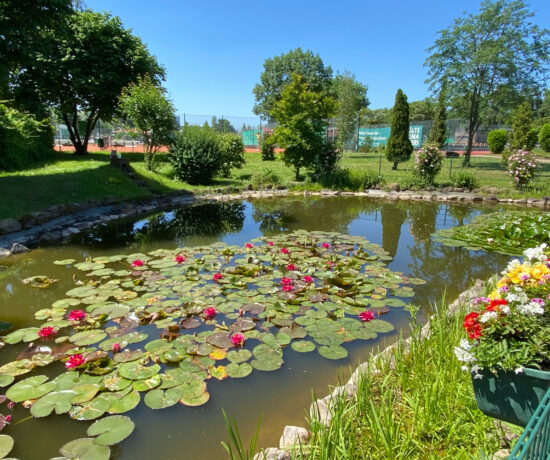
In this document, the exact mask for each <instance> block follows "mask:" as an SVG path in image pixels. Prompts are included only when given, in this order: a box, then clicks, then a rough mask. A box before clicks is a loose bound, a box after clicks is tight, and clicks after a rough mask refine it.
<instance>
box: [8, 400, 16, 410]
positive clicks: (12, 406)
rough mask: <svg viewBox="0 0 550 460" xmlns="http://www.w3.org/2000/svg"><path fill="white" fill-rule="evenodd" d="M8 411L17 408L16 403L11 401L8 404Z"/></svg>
mask: <svg viewBox="0 0 550 460" xmlns="http://www.w3.org/2000/svg"><path fill="white" fill-rule="evenodd" d="M7 406H8V409H13V408H14V407H15V401H10V402H9V403H8V404H7Z"/></svg>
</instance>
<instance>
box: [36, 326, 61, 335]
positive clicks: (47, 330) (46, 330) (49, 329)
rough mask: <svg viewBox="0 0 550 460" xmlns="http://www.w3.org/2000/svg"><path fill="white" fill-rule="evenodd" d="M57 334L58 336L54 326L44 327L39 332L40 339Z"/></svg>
mask: <svg viewBox="0 0 550 460" xmlns="http://www.w3.org/2000/svg"><path fill="white" fill-rule="evenodd" d="M55 334H57V331H56V330H55V329H54V328H53V327H52V326H44V327H43V328H42V329H40V330H39V331H38V335H39V336H40V337H51V336H52V335H55Z"/></svg>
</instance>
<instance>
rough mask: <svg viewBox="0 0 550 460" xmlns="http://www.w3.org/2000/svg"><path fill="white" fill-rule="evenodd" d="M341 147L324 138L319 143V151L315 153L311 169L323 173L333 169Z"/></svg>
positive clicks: (338, 158)
mask: <svg viewBox="0 0 550 460" xmlns="http://www.w3.org/2000/svg"><path fill="white" fill-rule="evenodd" d="M340 152H341V149H340V148H339V145H338V144H337V143H336V142H332V141H329V140H327V139H325V140H324V141H323V143H322V144H321V149H320V151H319V152H318V153H317V154H316V155H315V159H314V162H313V169H314V170H315V173H316V174H323V173H327V172H330V171H334V170H335V169H336V168H337V166H338V162H339V161H340V157H341V154H340Z"/></svg>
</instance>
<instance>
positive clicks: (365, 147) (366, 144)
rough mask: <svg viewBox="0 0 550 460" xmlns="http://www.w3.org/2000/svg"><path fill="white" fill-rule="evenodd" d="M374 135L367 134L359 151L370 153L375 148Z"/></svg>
mask: <svg viewBox="0 0 550 460" xmlns="http://www.w3.org/2000/svg"><path fill="white" fill-rule="evenodd" d="M372 144H373V142H372V137H370V136H365V140H364V141H363V143H362V144H361V145H360V146H359V149H358V150H359V153H369V152H370V151H371V150H372V149H373V145H372Z"/></svg>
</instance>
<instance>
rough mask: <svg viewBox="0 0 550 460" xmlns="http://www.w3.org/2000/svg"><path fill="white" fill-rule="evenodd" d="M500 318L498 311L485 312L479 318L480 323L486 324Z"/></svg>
mask: <svg viewBox="0 0 550 460" xmlns="http://www.w3.org/2000/svg"><path fill="white" fill-rule="evenodd" d="M497 317H498V315H497V312H496V311H486V312H483V314H482V315H481V316H480V317H479V322H480V323H486V322H488V321H491V320H492V319H496V318H497Z"/></svg>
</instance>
